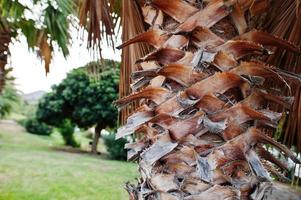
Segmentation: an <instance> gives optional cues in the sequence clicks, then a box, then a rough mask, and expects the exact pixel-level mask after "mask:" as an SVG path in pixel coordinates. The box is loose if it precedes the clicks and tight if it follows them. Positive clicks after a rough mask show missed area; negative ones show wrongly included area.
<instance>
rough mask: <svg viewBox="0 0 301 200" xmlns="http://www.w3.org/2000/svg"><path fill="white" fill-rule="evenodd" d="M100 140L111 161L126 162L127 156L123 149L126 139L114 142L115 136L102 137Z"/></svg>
mask: <svg viewBox="0 0 301 200" xmlns="http://www.w3.org/2000/svg"><path fill="white" fill-rule="evenodd" d="M102 138H103V141H104V144H105V145H106V148H107V151H108V152H109V154H110V157H111V158H112V159H115V160H126V157H127V156H126V155H127V154H126V150H125V149H124V145H125V144H126V143H127V141H126V139H123V138H122V139H119V140H115V134H109V135H104V136H103V137H102Z"/></svg>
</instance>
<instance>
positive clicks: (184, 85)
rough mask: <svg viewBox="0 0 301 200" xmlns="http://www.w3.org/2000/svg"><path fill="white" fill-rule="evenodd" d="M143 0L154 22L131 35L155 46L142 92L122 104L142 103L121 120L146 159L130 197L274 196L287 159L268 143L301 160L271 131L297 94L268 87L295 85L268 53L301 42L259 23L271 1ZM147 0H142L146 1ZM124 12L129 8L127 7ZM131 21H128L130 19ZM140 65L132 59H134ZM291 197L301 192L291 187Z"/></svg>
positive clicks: (138, 77) (131, 153)
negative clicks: (271, 84) (269, 84)
mask: <svg viewBox="0 0 301 200" xmlns="http://www.w3.org/2000/svg"><path fill="white" fill-rule="evenodd" d="M124 1H127V2H131V3H133V4H135V5H139V6H141V11H142V14H143V16H144V21H145V22H146V23H148V25H149V26H150V28H149V30H148V31H146V32H144V33H141V34H140V35H138V36H136V37H134V38H132V39H130V40H128V41H124V44H123V45H121V46H120V47H121V48H124V47H126V46H128V45H132V44H133V43H140V42H144V43H148V44H149V45H150V46H152V47H153V48H154V51H153V52H151V53H150V54H148V55H146V56H145V57H142V58H140V59H138V60H137V61H136V64H137V68H138V69H139V70H138V71H136V72H133V73H132V76H131V77H132V79H133V84H132V89H133V92H132V94H130V95H129V96H127V97H123V98H121V99H119V100H118V101H117V102H116V105H118V106H119V107H121V108H124V107H125V106H126V105H128V104H131V103H132V102H134V101H138V100H139V101H140V102H143V105H142V106H141V107H139V108H138V109H137V110H136V112H134V113H133V114H132V115H130V116H129V118H128V120H127V124H126V125H125V126H123V127H121V128H119V129H118V132H117V139H118V138H121V137H126V136H129V135H132V134H134V138H135V140H134V141H135V142H133V143H130V144H127V145H126V148H127V149H128V159H129V160H136V161H137V162H138V164H139V172H140V174H141V178H140V179H139V181H138V184H137V185H131V184H128V185H127V190H128V192H129V194H130V199H133V200H134V199H135V200H136V199H139V200H140V199H149V200H152V199H162V200H165V199H172V200H180V199H185V200H194V199H195V200H199V199H200V200H201V199H207V200H211V199H212V200H213V199H271V198H274V196H275V195H276V196H277V195H280V193H282V192H281V191H284V190H283V189H281V187H278V185H277V184H274V183H273V181H272V180H273V179H272V178H271V177H272V176H273V177H276V178H277V179H278V180H280V181H283V182H286V181H288V180H287V177H285V176H284V175H283V174H285V173H288V166H287V165H286V164H285V161H283V160H280V159H278V158H276V157H275V156H274V155H272V154H271V153H270V152H268V151H267V150H266V148H265V147H266V146H265V145H271V146H273V147H275V148H277V149H278V150H279V151H280V152H282V153H283V154H284V155H285V156H286V157H287V159H288V158H289V159H291V160H292V161H294V162H295V163H300V160H299V159H298V158H297V157H296V156H295V155H294V154H293V153H292V152H291V151H290V150H289V149H288V148H287V147H285V146H283V145H282V144H280V143H278V142H276V141H275V140H274V139H272V138H271V136H272V135H273V133H274V132H275V130H276V128H277V124H278V121H279V119H280V118H281V113H277V112H276V111H273V110H270V105H274V104H277V105H280V106H282V107H283V108H284V109H285V110H286V111H289V110H290V109H291V105H292V98H287V97H283V96H281V93H280V92H279V91H278V92H277V91H274V90H273V88H269V87H266V85H265V83H266V80H274V81H275V80H277V81H278V82H281V83H282V84H283V85H286V84H287V82H288V81H289V80H290V78H291V77H288V76H280V75H279V73H280V72H279V70H278V68H276V67H271V66H269V65H267V64H265V63H264V62H263V61H264V60H265V58H266V57H267V55H269V54H270V53H271V52H270V49H269V48H268V47H274V48H283V49H286V50H288V51H290V52H292V53H294V54H297V53H300V47H299V46H296V45H294V44H292V43H289V42H287V41H285V40H282V39H281V38H277V37H275V36H273V35H270V34H269V33H266V32H263V31H260V30H254V28H258V29H260V27H261V24H260V22H261V21H263V19H262V18H263V17H264V16H265V12H267V11H268V9H269V1H266V0H260V1H253V0H241V1H236V0H228V1H225V0H210V1H196V0H189V1H184V0H152V1H145V2H144V3H143V2H142V3H141V1H128V0H124ZM137 2H140V3H137ZM123 17H126V13H124V15H123ZM123 21H125V23H124V24H123V26H126V25H127V24H128V23H135V22H129V21H127V20H125V19H124V20H123ZM131 67H132V66H131ZM282 194H283V195H284V197H285V198H286V199H290V198H291V199H294V198H301V195H300V194H298V193H296V192H290V193H288V192H283V193H282Z"/></svg>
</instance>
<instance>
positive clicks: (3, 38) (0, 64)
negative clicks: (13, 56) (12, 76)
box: [0, 25, 11, 93]
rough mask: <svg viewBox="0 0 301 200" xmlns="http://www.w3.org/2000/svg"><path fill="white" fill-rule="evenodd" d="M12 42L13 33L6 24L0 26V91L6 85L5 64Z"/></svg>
mask: <svg viewBox="0 0 301 200" xmlns="http://www.w3.org/2000/svg"><path fill="white" fill-rule="evenodd" d="M10 42H11V33H10V31H9V29H8V28H7V27H6V26H5V25H1V28H0V93H1V91H2V90H3V88H4V86H5V79H6V77H5V75H6V70H5V66H6V64H7V57H8V54H9V43H10Z"/></svg>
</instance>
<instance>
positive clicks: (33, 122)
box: [24, 119, 53, 135]
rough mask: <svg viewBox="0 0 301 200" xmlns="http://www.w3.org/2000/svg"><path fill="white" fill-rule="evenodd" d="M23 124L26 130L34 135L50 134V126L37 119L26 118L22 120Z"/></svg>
mask: <svg viewBox="0 0 301 200" xmlns="http://www.w3.org/2000/svg"><path fill="white" fill-rule="evenodd" d="M24 125H25V129H26V130H27V132H29V133H32V134H36V135H50V134H51V133H52V130H53V129H52V128H51V127H50V126H48V125H47V124H45V123H43V122H40V121H38V120H37V119H28V120H26V121H25V122H24Z"/></svg>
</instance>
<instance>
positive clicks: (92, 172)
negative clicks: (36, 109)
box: [0, 122, 137, 200]
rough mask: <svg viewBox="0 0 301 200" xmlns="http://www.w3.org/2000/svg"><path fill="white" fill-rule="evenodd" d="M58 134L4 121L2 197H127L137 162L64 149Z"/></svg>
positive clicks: (0, 173) (79, 199) (0, 132)
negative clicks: (39, 133) (127, 184)
mask: <svg viewBox="0 0 301 200" xmlns="http://www.w3.org/2000/svg"><path fill="white" fill-rule="evenodd" d="M60 147H61V145H60V144H59V143H58V141H57V140H56V139H55V138H53V137H47V136H46V137H45V136H36V135H31V134H28V133H26V132H25V131H24V130H22V129H21V128H20V127H18V126H16V125H14V124H4V123H3V122H2V123H0V200H110V199H112V200H113V199H114V200H115V199H116V200H119V199H128V196H127V193H126V191H125V190H124V189H123V186H124V183H125V182H127V181H134V180H135V177H136V176H137V172H136V165H135V164H132V163H126V162H119V161H111V160H104V159H101V158H100V157H99V156H91V155H89V154H80V153H70V152H64V151H59V150H54V149H57V148H60Z"/></svg>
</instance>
